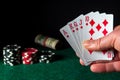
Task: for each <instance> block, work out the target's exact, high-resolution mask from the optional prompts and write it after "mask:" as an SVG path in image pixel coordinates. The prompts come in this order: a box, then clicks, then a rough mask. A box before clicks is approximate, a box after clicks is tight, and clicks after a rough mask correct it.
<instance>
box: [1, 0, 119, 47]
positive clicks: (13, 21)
mask: <svg viewBox="0 0 120 80" xmlns="http://www.w3.org/2000/svg"><path fill="white" fill-rule="evenodd" d="M30 5H31V6H32V7H29V6H30ZM30 5H29V6H27V7H28V8H29V9H31V12H28V14H25V15H24V11H26V10H27V8H25V9H24V8H23V9H24V10H23V11H22V12H21V11H20V12H21V13H22V15H21V14H18V13H19V12H17V14H16V10H17V9H15V10H13V11H14V12H12V11H11V10H9V11H8V12H7V14H6V15H4V16H3V18H2V24H3V25H2V26H1V30H0V31H1V32H0V36H1V38H0V44H1V46H4V45H6V44H12V43H18V44H20V45H22V46H26V47H27V46H33V45H34V38H35V36H36V35H37V34H39V33H40V34H43V35H46V36H50V37H54V38H57V39H60V40H61V41H62V42H63V43H65V44H64V46H68V43H67V42H66V40H65V39H64V38H63V36H62V35H61V33H60V32H59V29H60V28H61V27H63V26H64V25H65V24H66V23H67V22H69V21H71V20H73V19H75V18H76V17H77V16H79V15H80V14H86V13H89V12H91V11H99V12H100V13H103V12H105V13H108V14H109V13H110V14H113V15H114V26H116V25H118V24H120V8H119V4H118V2H117V1H116V0H99V1H98V0H84V1H83V0H79V1H74V0H73V1H71V0H68V1H67V0H64V1H61V0H59V1H58V0H56V1H55V0H54V1H53V0H50V1H41V2H39V3H38V4H37V2H36V3H33V4H30ZM29 13H32V16H31V14H30V15H29Z"/></svg>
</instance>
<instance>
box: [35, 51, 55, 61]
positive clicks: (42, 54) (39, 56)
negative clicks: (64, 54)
mask: <svg viewBox="0 0 120 80" xmlns="http://www.w3.org/2000/svg"><path fill="white" fill-rule="evenodd" d="M54 55H55V53H54V52H52V51H51V50H41V51H38V52H37V53H36V54H35V55H34V57H33V62H34V63H50V62H52V60H53V57H54Z"/></svg>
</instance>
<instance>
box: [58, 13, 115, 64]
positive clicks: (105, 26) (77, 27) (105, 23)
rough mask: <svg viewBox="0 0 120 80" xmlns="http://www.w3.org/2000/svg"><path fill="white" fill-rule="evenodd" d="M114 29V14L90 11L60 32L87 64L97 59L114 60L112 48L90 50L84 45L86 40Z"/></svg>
mask: <svg viewBox="0 0 120 80" xmlns="http://www.w3.org/2000/svg"><path fill="white" fill-rule="evenodd" d="M112 30H113V14H106V13H99V11H96V12H90V13H87V14H85V15H83V14H81V15H80V16H78V17H77V18H75V19H74V20H72V21H70V22H68V23H67V24H66V25H65V26H64V27H62V28H61V29H60V32H61V33H62V35H63V36H64V37H65V39H66V40H67V41H68V43H69V44H70V46H71V47H72V48H73V50H74V51H75V53H77V56H79V57H80V58H81V59H82V60H83V62H84V64H85V65H86V66H87V65H89V64H91V63H92V62H93V61H97V60H112V58H113V57H114V53H113V51H112V50H103V51H90V50H87V49H85V48H84V47H83V46H82V42H83V41H84V40H95V39H98V38H100V37H103V36H106V35H108V34H109V33H110V32H112Z"/></svg>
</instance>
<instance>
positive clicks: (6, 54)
mask: <svg viewBox="0 0 120 80" xmlns="http://www.w3.org/2000/svg"><path fill="white" fill-rule="evenodd" d="M20 49H21V46H18V45H17V44H13V45H7V46H5V47H3V61H4V64H5V65H10V66H14V65H17V64H21V54H20Z"/></svg>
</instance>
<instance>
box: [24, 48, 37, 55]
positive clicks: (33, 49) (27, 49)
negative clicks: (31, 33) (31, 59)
mask: <svg viewBox="0 0 120 80" xmlns="http://www.w3.org/2000/svg"><path fill="white" fill-rule="evenodd" d="M25 51H27V52H31V53H32V54H34V53H36V52H37V51H38V50H37V49H36V48H26V49H25Z"/></svg>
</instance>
